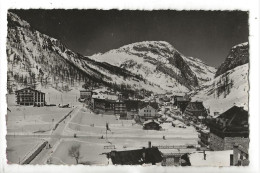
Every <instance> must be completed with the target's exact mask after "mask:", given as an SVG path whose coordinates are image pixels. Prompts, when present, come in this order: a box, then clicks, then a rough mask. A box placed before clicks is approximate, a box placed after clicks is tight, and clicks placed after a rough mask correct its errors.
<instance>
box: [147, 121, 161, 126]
mask: <svg viewBox="0 0 260 173" xmlns="http://www.w3.org/2000/svg"><path fill="white" fill-rule="evenodd" d="M149 123H156V124H160V123H159V122H158V121H156V120H147V121H145V122H144V123H143V125H146V124H149Z"/></svg>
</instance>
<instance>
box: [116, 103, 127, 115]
mask: <svg viewBox="0 0 260 173" xmlns="http://www.w3.org/2000/svg"><path fill="white" fill-rule="evenodd" d="M114 104H115V109H114V112H115V115H120V119H126V115H127V114H126V104H125V102H123V101H120V100H118V101H116V102H115V103H114Z"/></svg>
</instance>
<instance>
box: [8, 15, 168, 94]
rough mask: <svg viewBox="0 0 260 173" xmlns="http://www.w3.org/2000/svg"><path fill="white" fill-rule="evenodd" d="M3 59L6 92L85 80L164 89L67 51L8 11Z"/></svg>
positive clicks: (61, 87)
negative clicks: (6, 67)
mask: <svg viewBox="0 0 260 173" xmlns="http://www.w3.org/2000/svg"><path fill="white" fill-rule="evenodd" d="M7 60H8V90H9V92H12V91H14V90H16V89H19V88H20V87H25V86H32V87H37V88H39V87H40V88H41V87H54V88H56V89H57V90H69V89H70V88H71V87H80V86H81V85H82V84H83V83H85V82H95V83H101V84H103V85H107V86H112V85H118V86H121V85H125V86H128V87H130V88H131V89H142V88H145V89H146V90H150V91H153V92H158V93H161V92H164V90H163V89H162V88H161V87H159V86H153V85H152V84H150V83H149V82H148V81H147V80H146V79H144V78H142V77H140V76H138V75H136V74H134V73H131V72H129V71H127V70H126V69H122V68H118V67H116V66H113V65H110V64H107V63H101V62H96V61H94V60H91V59H89V58H87V57H83V56H82V55H80V54H78V53H75V52H73V51H71V50H70V49H68V48H67V47H66V46H65V45H64V44H62V43H61V42H60V41H59V40H57V39H55V38H52V37H49V36H47V35H45V34H42V33H41V32H39V31H37V30H35V29H34V28H33V27H32V26H30V24H29V23H28V22H26V21H24V20H22V19H20V18H19V17H18V16H17V15H16V14H14V13H11V12H10V13H8V35H7Z"/></svg>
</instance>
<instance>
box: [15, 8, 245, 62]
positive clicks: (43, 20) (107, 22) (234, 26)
mask: <svg viewBox="0 0 260 173" xmlns="http://www.w3.org/2000/svg"><path fill="white" fill-rule="evenodd" d="M13 12H15V13H16V14H18V15H19V16H20V17H22V18H23V19H24V20H26V21H28V22H29V23H30V24H31V26H33V27H34V28H36V29H37V30H39V31H40V32H42V33H45V34H47V35H50V36H52V37H54V38H57V39H60V40H61V41H62V42H63V43H64V44H65V45H67V46H68V47H69V48H70V49H72V50H74V51H76V52H79V53H81V54H83V55H92V54H94V53H98V52H101V53H103V52H106V51H108V50H111V49H114V48H118V47H120V46H123V45H126V44H130V43H134V42H139V41H149V40H158V41H167V42H169V43H170V44H172V45H173V46H174V47H175V48H176V49H177V50H179V51H180V52H181V53H183V54H184V55H185V56H193V57H197V58H200V59H202V60H203V61H205V62H206V63H207V64H209V65H212V66H215V67H218V66H219V65H220V63H221V62H223V60H224V59H225V58H226V56H227V54H228V52H229V50H230V48H231V47H232V46H234V45H236V44H239V43H242V42H246V41H248V14H247V12H239V11H234V12H227V11H226V12H221V11H204V12H203V11H190V12H188V11H173V10H165V11H118V10H104V11H103V10H15V11H13Z"/></svg>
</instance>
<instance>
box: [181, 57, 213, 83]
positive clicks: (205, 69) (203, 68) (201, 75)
mask: <svg viewBox="0 0 260 173" xmlns="http://www.w3.org/2000/svg"><path fill="white" fill-rule="evenodd" d="M184 59H185V61H186V62H187V63H188V65H189V66H190V68H191V70H192V71H193V72H194V73H195V74H196V76H197V78H198V80H199V84H200V85H201V84H203V83H205V82H207V81H210V80H212V79H214V76H215V73H216V69H215V68H214V67H211V66H209V65H207V64H205V62H203V61H201V60H200V59H198V58H193V57H184Z"/></svg>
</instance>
